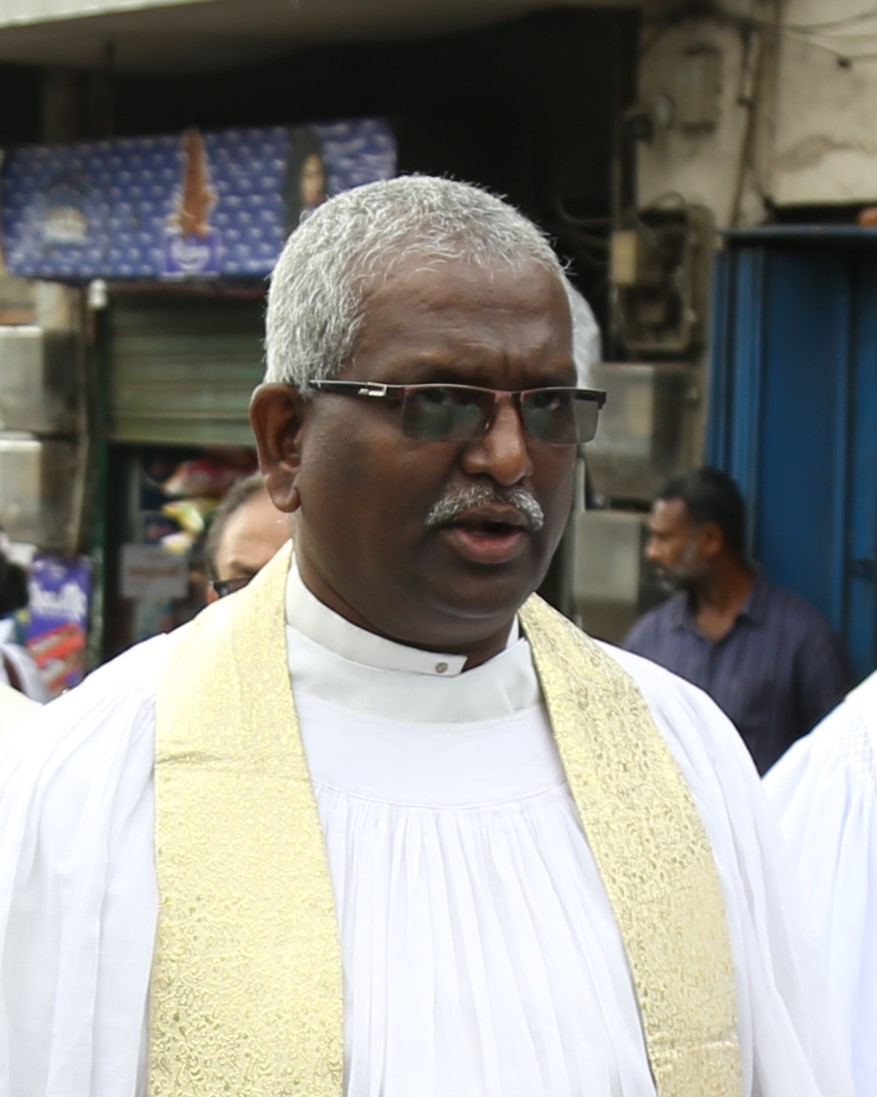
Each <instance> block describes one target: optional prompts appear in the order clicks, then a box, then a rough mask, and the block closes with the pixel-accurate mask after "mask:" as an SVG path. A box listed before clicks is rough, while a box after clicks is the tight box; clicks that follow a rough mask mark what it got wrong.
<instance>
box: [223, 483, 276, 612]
mask: <svg viewBox="0 0 877 1097" xmlns="http://www.w3.org/2000/svg"><path fill="white" fill-rule="evenodd" d="M288 540H289V518H288V516H287V515H286V514H283V513H282V512H281V511H279V510H278V509H277V507H275V506H274V504H273V503H272V502H271V500H270V498H269V497H268V493H267V492H265V491H258V492H256V494H255V495H254V496H253V497H252V498H250V499H248V500H247V501H246V503H242V504H241V506H239V507H238V508H237V510H235V511H233V512H232V514H231V515H230V517H229V518H228V521H227V522H226V523H225V528H224V529H223V531H222V537H221V538H220V540H219V546H218V548H217V551H216V562H215V563H216V577H217V579H252V577H253V576H254V575H255V574H256V573H257V572H258V571H261V569H262V568H263V567H264V566H265V565H266V564H267V563H268V561H269V560H270V559H271V557H272V556H273V555H274V554H275V552H277V550H278V549H279V548H280V546H281V545H283V544H285V543H286V541H288ZM216 597H217V596H216V592H215V591H213V589H212V588H210V590H209V593H208V599H207V600H208V601H211V602H212V601H215V599H216Z"/></svg>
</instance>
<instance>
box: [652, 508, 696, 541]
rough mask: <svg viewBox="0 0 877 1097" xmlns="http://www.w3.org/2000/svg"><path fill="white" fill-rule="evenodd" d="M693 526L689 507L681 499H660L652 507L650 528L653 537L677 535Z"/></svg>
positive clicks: (686, 531)
mask: <svg viewBox="0 0 877 1097" xmlns="http://www.w3.org/2000/svg"><path fill="white" fill-rule="evenodd" d="M691 528H692V525H691V517H690V515H689V513H688V508H687V507H686V505H685V503H684V502H683V501H682V500H681V499H658V500H657V501H656V502H655V504H654V506H653V507H652V513H651V517H650V518H649V529H650V531H651V533H652V536H653V537H675V536H678V535H679V534H684V533H688V532H689V531H690V530H691Z"/></svg>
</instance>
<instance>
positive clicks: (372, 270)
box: [265, 175, 566, 393]
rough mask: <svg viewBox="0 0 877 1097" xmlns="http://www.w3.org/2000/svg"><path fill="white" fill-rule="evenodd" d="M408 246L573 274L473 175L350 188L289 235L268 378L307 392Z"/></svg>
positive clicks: (332, 363) (269, 327)
mask: <svg viewBox="0 0 877 1097" xmlns="http://www.w3.org/2000/svg"><path fill="white" fill-rule="evenodd" d="M410 256H418V257H422V258H423V259H424V261H425V263H433V262H442V261H449V260H458V259H462V260H463V261H464V262H468V263H472V264H473V265H475V266H479V267H482V268H484V269H485V270H489V269H490V268H491V267H494V266H496V265H499V264H503V265H506V266H507V267H509V268H511V269H512V270H515V271H518V270H521V271H523V270H525V269H526V268H528V267H532V266H533V265H534V264H535V265H538V266H540V267H542V268H543V269H544V270H546V271H548V272H549V273H551V274H553V275H555V276H556V277H557V278H558V280H559V281H561V282H563V283H564V284H566V279H565V276H564V273H563V268H562V266H561V264H560V261H559V260H558V258H557V256H556V255H555V253H554V251H553V250H552V248H551V246H550V244H549V243H548V241H547V239H546V237H545V236H544V235H543V234H542V232H541V230H540V229H538V228H537V227H536V226H535V225H534V224H533V222H532V221H529V220H528V219H527V218H526V217H524V216H523V214H521V213H519V212H518V211H517V210H516V209H514V208H513V207H512V206H510V205H508V204H507V203H506V202H504V201H502V199H500V198H497V197H495V196H494V195H492V194H489V193H488V192H487V191H484V190H480V189H479V188H478V187H474V186H472V185H471V184H468V183H458V182H456V181H454V180H450V179H436V178H432V177H430V176H425V175H408V176H401V177H399V178H396V179H390V180H387V181H384V182H379V183H369V184H366V185H365V186H362V187H356V188H354V189H353V190H349V191H345V192H343V193H342V194H339V195H337V196H336V197H334V198H331V199H329V201H328V202H325V203H323V205H321V206H318V207H317V209H315V210H314V212H313V213H312V214H310V216H308V217H307V219H306V220H304V221H303V222H302V223H301V224H300V225H299V226H298V228H296V229H295V231H294V232H293V233H292V234H291V235H290V237H289V239H288V240H287V242H286V246H285V247H284V249H283V252H282V253H281V255H280V258H279V259H278V261H277V265H276V266H275V268H274V273H273V275H272V276H271V287H270V289H269V292H268V313H267V317H266V321H265V331H266V335H265V352H266V360H267V369H266V372H265V380H266V381H268V382H272V381H280V382H285V383H287V384H291V385H294V386H295V387H296V388H297V389H299V390H300V391H301V392H304V393H307V391H308V388H309V385H310V382H311V381H314V380H318V379H320V380H322V379H325V378H328V377H332V376H334V375H335V374H336V373H338V372H339V370H340V369H341V368H342V367H343V366H344V365H345V364H346V363H347V362H348V361H349V360H350V358H351V357H352V355H353V351H354V347H355V343H356V337H357V335H358V334H359V331H360V329H361V326H362V323H363V320H364V312H365V309H364V303H365V296H366V294H367V292H368V291H369V289H371V288H372V287H373V286H374V284H375V282H376V281H378V280H380V279H383V278H386V277H387V275H389V273H390V272H391V271H392V269H393V267H394V266H395V265H396V264H398V263H400V262H402V261H404V260H405V259H407V258H408V257H410Z"/></svg>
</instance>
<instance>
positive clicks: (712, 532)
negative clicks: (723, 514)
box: [700, 522, 725, 559]
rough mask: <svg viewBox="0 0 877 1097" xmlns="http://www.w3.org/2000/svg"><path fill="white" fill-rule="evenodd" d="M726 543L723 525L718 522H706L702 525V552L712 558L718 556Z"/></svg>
mask: <svg viewBox="0 0 877 1097" xmlns="http://www.w3.org/2000/svg"><path fill="white" fill-rule="evenodd" d="M724 543H725V535H724V534H723V533H722V527H721V526H720V525H719V524H718V522H704V524H703V525H702V526H701V527H700V550H701V553H702V554H703V555H704V556H706V557H708V558H710V559H711V558H713V557H715V556H718V554H719V553H720V552H721V551H722V546H723V545H724Z"/></svg>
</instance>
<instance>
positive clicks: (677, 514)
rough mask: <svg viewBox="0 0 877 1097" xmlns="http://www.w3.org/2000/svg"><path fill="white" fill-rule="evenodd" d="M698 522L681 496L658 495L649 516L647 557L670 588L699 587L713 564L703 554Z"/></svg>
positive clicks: (662, 580)
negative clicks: (693, 518)
mask: <svg viewBox="0 0 877 1097" xmlns="http://www.w3.org/2000/svg"><path fill="white" fill-rule="evenodd" d="M699 533H700V529H699V527H698V526H695V525H693V524H692V522H691V520H690V518H689V515H688V508H687V507H686V506H685V503H683V501H682V500H681V499H658V500H657V501H656V502H655V504H654V506H653V507H652V514H651V518H650V519H649V539H648V542H647V544H646V557H647V558H648V559H649V561H651V563H652V564H653V566H654V568H655V571H656V573H657V575H658V577H659V578H660V580H661V582H662V583H663V584H664V585H665V586H666V587H668V588H669V589H670V590H697V589H698V587H699V586H700V585H701V583H702V581H703V579H704V578H705V577H706V575H707V572H708V569H709V565H708V562H707V561H706V560H705V559H704V557H703V556H702V555H701V551H700V545H699Z"/></svg>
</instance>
